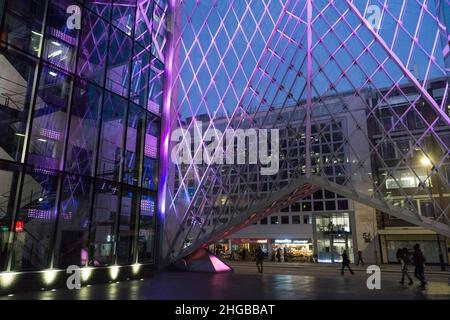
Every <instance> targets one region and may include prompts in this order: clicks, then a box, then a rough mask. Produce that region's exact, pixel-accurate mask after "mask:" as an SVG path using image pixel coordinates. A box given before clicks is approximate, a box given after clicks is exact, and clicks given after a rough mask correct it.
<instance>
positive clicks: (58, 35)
mask: <svg viewBox="0 0 450 320" xmlns="http://www.w3.org/2000/svg"><path fill="white" fill-rule="evenodd" d="M49 33H50V35H52V36H53V37H55V38H58V39H60V40H62V41H64V42H67V43H68V44H70V45H72V46H75V45H76V44H77V39H76V38H74V37H71V36H69V35H67V34H65V33H64V32H62V31H59V30H57V29H54V28H51V27H49Z"/></svg>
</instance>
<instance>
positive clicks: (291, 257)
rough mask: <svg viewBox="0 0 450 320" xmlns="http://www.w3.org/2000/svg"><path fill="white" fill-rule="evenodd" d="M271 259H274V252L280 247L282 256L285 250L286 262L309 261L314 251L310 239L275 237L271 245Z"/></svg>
mask: <svg viewBox="0 0 450 320" xmlns="http://www.w3.org/2000/svg"><path fill="white" fill-rule="evenodd" d="M271 249H272V250H271V259H272V260H276V252H277V250H278V249H281V253H282V254H283V259H285V257H284V252H285V251H286V254H287V256H286V258H287V260H288V261H287V262H311V261H312V259H313V255H314V253H313V252H314V251H313V244H312V241H311V239H292V240H291V239H275V240H273V242H272V245H271Z"/></svg>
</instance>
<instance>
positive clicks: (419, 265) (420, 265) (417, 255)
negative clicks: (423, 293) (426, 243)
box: [412, 243, 427, 288]
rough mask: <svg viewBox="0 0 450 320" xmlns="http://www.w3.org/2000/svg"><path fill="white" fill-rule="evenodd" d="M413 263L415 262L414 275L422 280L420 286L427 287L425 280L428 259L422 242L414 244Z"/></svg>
mask: <svg viewBox="0 0 450 320" xmlns="http://www.w3.org/2000/svg"><path fill="white" fill-rule="evenodd" d="M412 259H413V263H414V267H415V269H414V276H415V277H416V278H417V279H419V281H420V288H425V285H426V284H427V282H426V281H425V262H426V259H425V257H424V255H423V253H422V250H421V249H420V244H418V243H416V244H415V245H414V253H413V257H412Z"/></svg>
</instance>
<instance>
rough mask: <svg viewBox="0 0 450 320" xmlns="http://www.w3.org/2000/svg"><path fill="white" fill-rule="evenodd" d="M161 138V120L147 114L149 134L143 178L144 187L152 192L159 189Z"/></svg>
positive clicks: (145, 148) (146, 136)
mask: <svg viewBox="0 0 450 320" xmlns="http://www.w3.org/2000/svg"><path fill="white" fill-rule="evenodd" d="M158 137H160V123H159V120H158V119H157V118H156V117H155V116H153V115H152V114H151V113H148V112H147V132H146V135H145V147H144V169H143V170H144V172H143V177H142V187H143V188H147V189H152V190H157V188H158V181H159V175H158V160H157V158H158V149H159V138H158Z"/></svg>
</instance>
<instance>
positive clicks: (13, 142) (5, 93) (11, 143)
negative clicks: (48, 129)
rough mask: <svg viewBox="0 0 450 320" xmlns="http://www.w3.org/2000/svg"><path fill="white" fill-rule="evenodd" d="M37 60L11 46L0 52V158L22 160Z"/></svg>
mask: <svg viewBox="0 0 450 320" xmlns="http://www.w3.org/2000/svg"><path fill="white" fill-rule="evenodd" d="M35 72H36V62H35V61H33V60H31V59H28V58H26V57H24V56H23V55H21V54H20V53H18V52H17V51H13V50H10V51H8V52H6V53H5V54H4V55H1V54H0V158H1V159H6V160H10V161H21V159H22V152H23V149H24V141H25V132H26V128H27V120H28V114H29V109H30V103H31V100H32V96H31V95H32V90H33V83H34V77H35Z"/></svg>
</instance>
